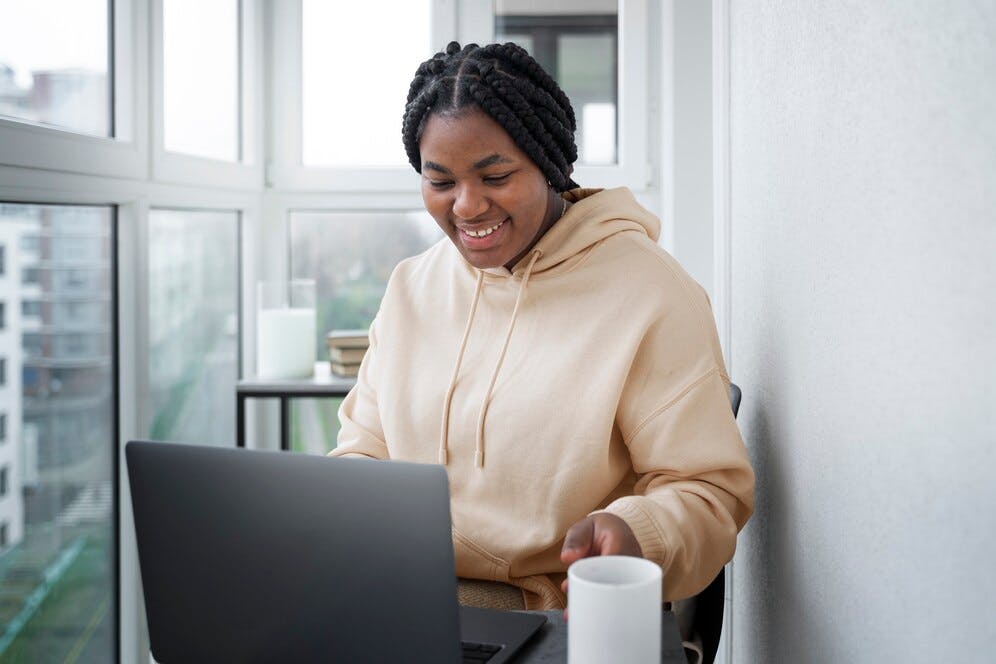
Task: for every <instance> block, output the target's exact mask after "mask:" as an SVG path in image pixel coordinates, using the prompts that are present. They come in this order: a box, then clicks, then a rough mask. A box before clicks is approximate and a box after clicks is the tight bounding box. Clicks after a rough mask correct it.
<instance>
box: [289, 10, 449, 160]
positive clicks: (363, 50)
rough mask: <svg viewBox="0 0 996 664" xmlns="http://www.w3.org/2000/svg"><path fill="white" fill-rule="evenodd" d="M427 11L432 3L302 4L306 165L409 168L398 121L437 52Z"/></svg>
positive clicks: (303, 140) (303, 130)
mask: <svg viewBox="0 0 996 664" xmlns="http://www.w3.org/2000/svg"><path fill="white" fill-rule="evenodd" d="M430 5H431V2H430V0H383V1H381V2H328V1H327V0H303V12H304V20H303V33H302V39H301V43H302V52H301V56H302V57H301V60H302V74H301V76H302V79H301V83H302V95H301V96H302V132H301V134H302V145H303V149H302V160H303V162H304V164H305V165H306V166H404V165H405V164H407V163H408V158H407V157H406V156H405V150H404V146H403V145H402V143H401V117H402V115H403V114H404V111H405V99H406V97H407V95H408V86H409V84H410V83H411V80H412V77H413V76H414V75H415V70H416V69H417V68H418V65H419V63H421V62H422V61H423V60H425V59H426V58H428V57H429V56H430V55H431V54H432V52H434V51H432V47H431V46H430V36H429V25H430V18H431V10H430ZM385 19H387V20H385Z"/></svg>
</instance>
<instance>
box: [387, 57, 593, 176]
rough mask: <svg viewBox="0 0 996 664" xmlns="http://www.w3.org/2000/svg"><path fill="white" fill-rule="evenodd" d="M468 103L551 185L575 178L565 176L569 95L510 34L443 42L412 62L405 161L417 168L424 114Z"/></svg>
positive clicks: (570, 137) (574, 153)
mask: <svg viewBox="0 0 996 664" xmlns="http://www.w3.org/2000/svg"><path fill="white" fill-rule="evenodd" d="M469 106H478V107H480V108H481V109H482V110H483V111H484V112H485V113H487V114H488V116H490V117H491V119H493V120H494V121H495V122H497V123H498V124H499V125H501V126H502V128H503V129H505V131H506V132H508V135H509V136H510V137H511V138H512V140H513V141H515V144H516V145H517V146H519V148H520V149H521V150H522V151H523V152H525V153H526V155H528V156H529V158H530V159H532V160H533V162H534V163H535V164H536V165H537V166H538V167H539V169H540V170H541V171H542V172H543V175H544V176H546V179H547V180H548V181H549V182H550V184H551V186H553V188H554V189H556V190H557V191H558V192H562V191H567V190H568V189H574V188H576V187H577V186H578V185H577V183H575V182H574V180H572V179H571V177H570V175H571V171H572V170H573V163H574V162H575V161H576V160H577V158H578V149H577V146H576V145H575V144H574V132H575V131H576V130H577V122H576V120H575V118H574V109H573V108H572V107H571V101H570V99H568V98H567V95H566V94H564V91H563V90H561V89H560V86H559V85H557V82H556V81H554V80H553V77H551V76H550V75H549V74H547V73H546V72H545V71H543V68H542V67H540V66H539V64H538V63H537V62H536V60H534V59H533V58H532V56H530V55H529V53H527V52H526V51H525V49H523V48H522V47H521V46H519V45H517V44H514V43H512V42H508V43H506V44H489V45H487V46H484V47H481V46H478V45H477V44H467V45H466V46H464V47H462V48H461V47H460V44H459V43H457V42H450V43H449V45H448V46H447V47H446V51H445V52H441V53H436V55H434V56H433V57H432V58H430V59H428V60H426V61H425V62H423V63H422V64H421V65H419V68H418V69H417V70H416V72H415V78H414V79H412V83H411V86H410V87H409V89H408V103H407V104H406V105H405V116H404V122H403V123H402V129H401V135H402V138H403V139H404V143H405V152H407V153H408V161H409V162H410V163H411V165H412V166H413V167H414V168H415V170H416V171H417V172H419V173H421V172H422V158H421V155H420V154H419V140H420V139H421V137H422V130H423V129H424V127H425V122H426V120H427V119H428V117H429V116H430V115H431V114H432V113H434V112H442V113H455V112H459V111H460V110H462V109H464V108H466V107H469Z"/></svg>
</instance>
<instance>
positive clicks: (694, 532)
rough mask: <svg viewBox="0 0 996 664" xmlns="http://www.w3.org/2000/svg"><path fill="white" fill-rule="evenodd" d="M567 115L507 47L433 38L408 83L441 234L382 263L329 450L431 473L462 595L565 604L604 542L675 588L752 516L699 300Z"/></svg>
mask: <svg viewBox="0 0 996 664" xmlns="http://www.w3.org/2000/svg"><path fill="white" fill-rule="evenodd" d="M575 129H576V126H575V119H574V111H573V109H572V108H571V105H570V101H569V100H568V99H567V97H566V95H564V93H563V92H562V91H561V90H560V88H559V87H558V86H557V84H556V83H555V82H554V81H553V79H552V78H551V77H550V76H549V75H547V74H546V73H545V72H544V71H543V70H542V69H541V68H540V67H539V65H537V63H536V62H535V61H534V60H533V59H532V58H531V57H530V56H529V55H528V54H527V53H526V52H525V51H524V50H523V49H521V48H520V47H518V46H516V45H514V44H502V45H499V44H492V45H489V46H485V47H483V48H482V47H478V46H477V45H476V44H470V45H467V46H466V47H464V48H461V47H460V45H459V44H457V43H455V42H454V43H451V44H450V45H449V46H448V47H447V49H446V52H445V53H438V54H436V56H435V57H433V58H432V59H430V60H428V61H426V62H425V63H423V64H422V65H421V66H420V67H419V68H418V71H417V72H416V75H415V78H414V80H413V81H412V84H411V88H410V90H409V94H408V104H407V107H406V110H405V116H404V124H403V139H404V143H405V148H406V150H407V153H408V157H409V160H410V161H411V164H412V166H413V167H414V168H415V170H416V171H418V172H419V173H421V174H422V196H423V200H424V202H425V207H426V209H427V210H428V211H429V213H430V214H431V215H432V216H433V218H434V219H435V220H436V222H437V223H438V224H439V226H440V228H442V229H443V231H444V232H445V233H446V235H447V236H448V239H446V240H443V241H441V242H440V243H438V244H436V245H435V246H433V247H432V248H430V249H429V250H428V251H426V252H425V253H423V254H421V255H419V256H416V257H414V258H411V259H408V260H406V261H404V262H402V263H401V264H400V265H398V267H397V268H396V269H395V271H394V274H393V275H392V277H391V279H390V283H389V284H388V287H387V292H386V294H385V296H384V299H383V302H382V304H381V308H380V311H379V313H378V314H377V317H376V320H375V321H374V323H373V325H372V326H371V329H370V349H369V351H368V352H367V355H366V358H365V359H364V361H363V365H362V366H361V368H360V374H359V379H358V382H357V385H356V388H355V389H354V390H353V391H352V392H351V393H350V394H349V396H348V397H347V398H346V399H345V401H344V402H343V405H342V408H341V410H340V420H341V422H342V428H341V431H340V434H339V442H338V447H337V449H336V450H334V451H333V452H332V455H333V456H336V455H351V456H352V455H362V456H367V457H372V458H377V459H387V458H390V459H400V460H405V461H415V462H421V463H440V464H443V465H444V466H446V470H447V473H448V475H449V480H450V492H451V496H452V515H453V544H454V549H455V552H456V566H457V574H458V576H459V577H461V584H460V588H461V599H462V600H463V601H464V602H465V603H471V604H483V605H490V606H501V607H507V608H522V607H525V608H530V609H533V608H538V609H550V608H558V607H563V606H565V603H566V597H565V586H564V578H565V576H566V575H565V572H566V569H567V566H568V565H569V564H570V563H571V562H573V561H575V560H577V559H579V558H582V557H585V556H591V555H606V554H624V555H633V556H643V557H644V558H647V559H649V560H652V561H655V562H657V563H659V564H660V565H661V566H662V568H663V571H664V597H665V599H681V598H684V597H688V596H690V595H693V594H695V593H697V592H698V591H700V590H701V589H702V588H704V587H705V586H706V585H707V584H708V583H709V582H710V581H711V580H712V579H713V578H714V577H715V575H716V574H717V573H718V571H719V570H720V568H721V567H722V565H723V564H724V563H726V562H727V561H728V560H729V559H730V558H731V557H732V555H733V550H734V546H735V540H736V534H737V532H738V531H739V530H740V529H741V528H742V527H743V525H744V523H745V522H746V521H747V518H748V517H749V516H750V514H751V510H752V503H753V482H754V477H753V474H752V472H751V469H750V465H749V462H748V459H747V455H746V452H745V449H744V446H743V442H742V440H741V438H740V435H739V432H738V430H737V427H736V424H735V422H734V420H733V417H732V414H731V411H730V405H729V400H728V396H727V394H728V389H729V379H728V377H727V376H726V371H725V369H724V366H723V359H722V354H721V351H720V347H719V343H718V339H717V335H716V331H715V324H714V322H713V319H712V315H711V312H710V309H709V304H708V300H707V298H706V295H705V293H704V292H703V290H702V289H701V288H700V287H699V286H698V285H697V284H696V283H695V282H694V281H693V280H692V279H691V278H690V277H689V276H688V275H687V274H686V273H685V272H684V271H683V270H682V269H681V267H680V266H679V265H678V264H677V263H676V262H675V261H674V259H673V258H672V257H671V256H669V255H668V254H667V253H666V252H664V251H663V250H662V249H660V248H659V247H658V245H657V242H656V241H657V237H658V234H659V229H660V222H659V221H658V220H657V219H656V218H655V217H654V216H653V215H651V214H650V213H649V212H647V211H646V210H645V209H643V208H642V207H640V206H639V205H638V204H637V203H636V201H635V200H634V198H633V196H632V194H630V192H629V191H628V190H626V189H615V190H607V191H602V190H596V189H579V188H577V185H576V184H575V183H574V182H573V181H572V180H571V177H570V176H571V173H572V170H573V163H574V161H575V160H576V159H577V150H576V148H575V145H574V138H573V136H574V131H575ZM398 500H404V496H398ZM399 544H400V546H402V547H403V545H404V543H399Z"/></svg>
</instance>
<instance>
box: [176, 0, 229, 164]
mask: <svg viewBox="0 0 996 664" xmlns="http://www.w3.org/2000/svg"><path fill="white" fill-rule="evenodd" d="M239 72H240V68H239V2H238V0H212V2H202V1H201V0H164V2H163V105H164V109H163V115H164V123H165V127H164V129H165V135H164V145H165V148H166V149H167V150H169V151H170V152H183V153H185V154H191V155H195V156H198V157H208V158H210V159H221V160H225V161H238V160H239V159H240V157H241V155H240V149H239V148H240V135H241V130H240V126H239V124H240V103H239V89H240V85H239Z"/></svg>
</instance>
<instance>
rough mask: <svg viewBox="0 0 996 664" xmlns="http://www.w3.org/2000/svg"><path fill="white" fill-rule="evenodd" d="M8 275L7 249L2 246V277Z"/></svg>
mask: <svg viewBox="0 0 996 664" xmlns="http://www.w3.org/2000/svg"><path fill="white" fill-rule="evenodd" d="M6 273H7V247H6V246H4V245H2V244H0V277H2V276H3V275H5V274H6Z"/></svg>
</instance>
